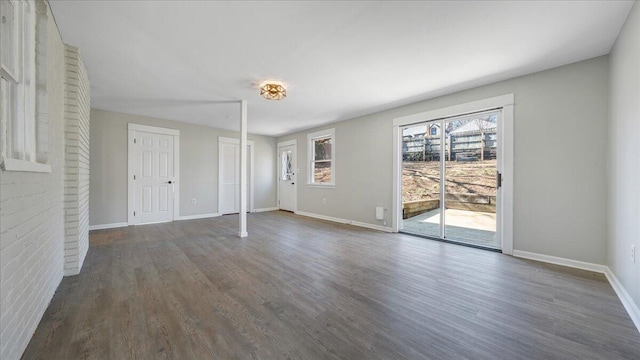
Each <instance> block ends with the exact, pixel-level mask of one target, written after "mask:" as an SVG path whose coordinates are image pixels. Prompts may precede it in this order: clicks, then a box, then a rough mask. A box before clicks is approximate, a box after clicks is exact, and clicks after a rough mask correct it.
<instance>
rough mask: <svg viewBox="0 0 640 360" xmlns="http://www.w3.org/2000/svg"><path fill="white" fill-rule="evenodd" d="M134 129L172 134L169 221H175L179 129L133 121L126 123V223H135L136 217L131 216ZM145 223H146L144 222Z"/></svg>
mask: <svg viewBox="0 0 640 360" xmlns="http://www.w3.org/2000/svg"><path fill="white" fill-rule="evenodd" d="M136 131H142V132H148V133H153V134H164V135H172V136H173V178H174V183H175V184H177V186H176V185H174V186H173V212H172V214H171V221H175V219H176V218H178V217H180V130H176V129H169V128H163V127H157V126H149V125H140V124H134V123H128V124H127V132H128V139H127V178H128V180H127V224H128V225H137V222H136V218H135V216H133V211H134V209H135V184H134V183H133V174H134V172H135V169H134V164H135V154H134V151H133V146H131V145H133V140H134V139H135V137H136ZM145 224H147V223H145Z"/></svg>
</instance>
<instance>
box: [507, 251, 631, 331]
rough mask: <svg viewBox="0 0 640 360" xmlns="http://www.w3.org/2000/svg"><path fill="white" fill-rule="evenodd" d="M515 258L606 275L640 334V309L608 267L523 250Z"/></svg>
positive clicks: (517, 252) (515, 252)
mask: <svg viewBox="0 0 640 360" xmlns="http://www.w3.org/2000/svg"><path fill="white" fill-rule="evenodd" d="M513 256H515V257H519V258H523V259H529V260H536V261H541V262H545V263H550V264H556V265H562V266H567V267H571V268H576V269H582V270H588V271H593V272H597V273H601V274H604V275H605V276H606V277H607V280H608V281H609V284H610V285H611V287H612V288H613V291H615V293H616V295H617V296H618V298H619V299H620V302H622V306H624V308H625V310H627V313H628V314H629V317H631V321H633V324H634V325H635V326H636V328H637V329H638V332H640V308H638V305H637V304H636V303H635V302H634V301H633V299H632V298H631V295H629V293H628V292H627V290H626V289H625V288H624V286H622V283H621V282H620V281H619V280H618V278H617V277H616V275H615V274H614V273H613V271H611V269H610V268H609V267H608V266H606V265H600V264H593V263H588V262H584V261H578V260H572V259H566V258H561V257H557V256H551V255H544V254H538V253H532V252H528V251H522V250H513Z"/></svg>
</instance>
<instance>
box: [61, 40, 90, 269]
mask: <svg viewBox="0 0 640 360" xmlns="http://www.w3.org/2000/svg"><path fill="white" fill-rule="evenodd" d="M65 70H66V78H65V103H64V116H65V119H64V122H65V124H64V129H65V130H64V136H65V171H64V173H65V174H64V217H65V226H64V232H65V241H64V253H65V256H64V274H65V275H77V274H78V273H80V269H81V268H82V263H83V262H84V258H85V256H86V254H87V251H88V250H89V113H90V109H91V106H90V89H89V87H90V85H89V78H88V76H87V71H86V69H85V66H84V61H83V60H82V56H80V52H79V51H78V48H76V47H75V46H70V45H65Z"/></svg>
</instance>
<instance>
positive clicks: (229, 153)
mask: <svg viewBox="0 0 640 360" xmlns="http://www.w3.org/2000/svg"><path fill="white" fill-rule="evenodd" d="M251 148H252V147H251V145H247V190H246V191H247V212H249V211H251V198H252V196H251V190H252V187H251V179H252V174H251V168H252V166H251V164H252V163H253V159H252V153H253V152H252V151H251ZM219 150H220V157H219V158H220V166H219V168H220V176H219V178H220V183H221V185H220V191H221V193H220V194H219V196H220V214H222V215H224V214H236V213H239V212H240V144H238V143H235V142H225V141H221V142H220V147H219Z"/></svg>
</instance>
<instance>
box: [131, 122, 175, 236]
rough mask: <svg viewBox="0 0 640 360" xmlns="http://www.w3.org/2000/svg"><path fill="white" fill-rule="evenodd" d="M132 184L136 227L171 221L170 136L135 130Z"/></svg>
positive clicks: (172, 167) (171, 175)
mask: <svg viewBox="0 0 640 360" xmlns="http://www.w3.org/2000/svg"><path fill="white" fill-rule="evenodd" d="M135 137H136V138H135V143H134V169H135V170H134V183H135V194H134V196H135V208H134V211H135V213H134V214H135V219H136V224H145V223H154V222H163V221H172V220H173V201H174V198H173V190H174V185H175V184H174V162H173V161H174V159H173V154H174V153H173V146H174V143H173V136H172V135H164V134H154V133H148V132H142V131H136V134H135Z"/></svg>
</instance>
